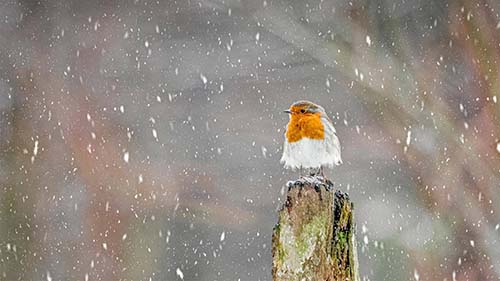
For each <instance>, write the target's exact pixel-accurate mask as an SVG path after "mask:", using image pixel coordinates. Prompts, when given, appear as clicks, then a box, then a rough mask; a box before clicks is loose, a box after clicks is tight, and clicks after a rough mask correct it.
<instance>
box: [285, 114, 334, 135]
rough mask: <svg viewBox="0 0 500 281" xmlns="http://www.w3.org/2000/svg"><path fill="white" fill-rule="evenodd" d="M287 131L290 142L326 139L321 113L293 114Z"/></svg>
mask: <svg viewBox="0 0 500 281" xmlns="http://www.w3.org/2000/svg"><path fill="white" fill-rule="evenodd" d="M291 117H292V118H291V119H290V122H289V123H288V126H287V129H286V139H287V140H288V142H296V141H299V140H301V139H302V138H310V139H315V140H322V139H324V138H325V129H324V126H323V122H321V115H320V113H314V114H301V115H298V114H297V115H296V114H293V115H292V116H291Z"/></svg>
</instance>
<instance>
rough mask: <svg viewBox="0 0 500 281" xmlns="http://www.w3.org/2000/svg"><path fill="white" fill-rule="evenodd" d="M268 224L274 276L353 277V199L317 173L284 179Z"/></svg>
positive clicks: (338, 280)
mask: <svg viewBox="0 0 500 281" xmlns="http://www.w3.org/2000/svg"><path fill="white" fill-rule="evenodd" d="M287 187H288V194H287V200H286V202H285V204H284V205H283V206H282V208H281V210H280V211H279V221H278V223H277V224H276V226H275V227H274V230H273V241H272V244H273V245H272V253H273V272H272V274H273V280H274V281H302V280H314V281H326V280H328V281H334V280H335V281H346V280H351V281H358V280H359V273H358V260H357V249H356V235H355V224H354V220H353V204H352V203H351V202H350V200H349V196H348V195H347V194H346V193H343V192H341V191H335V192H334V190H333V183H332V182H331V181H329V180H325V179H323V178H322V177H302V178H300V179H299V180H296V181H290V182H288V183H287Z"/></svg>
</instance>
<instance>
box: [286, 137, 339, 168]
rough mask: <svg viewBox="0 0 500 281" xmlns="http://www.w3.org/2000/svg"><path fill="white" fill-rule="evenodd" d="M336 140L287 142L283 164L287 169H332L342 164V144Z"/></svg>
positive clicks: (303, 139)
mask: <svg viewBox="0 0 500 281" xmlns="http://www.w3.org/2000/svg"><path fill="white" fill-rule="evenodd" d="M333 137H334V138H335V140H336V142H335V140H333V139H328V138H327V139H325V140H315V139H310V138H302V139H301V140H299V141H296V142H292V143H289V142H288V141H285V145H284V148H283V157H281V162H282V163H284V164H285V167H286V168H292V169H297V168H319V167H321V166H323V167H324V166H326V167H332V166H334V165H339V164H340V163H342V159H341V157H340V144H339V143H338V139H336V136H333Z"/></svg>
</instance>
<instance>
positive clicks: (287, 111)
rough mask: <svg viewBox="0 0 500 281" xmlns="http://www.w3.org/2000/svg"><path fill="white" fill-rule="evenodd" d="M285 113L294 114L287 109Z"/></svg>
mask: <svg viewBox="0 0 500 281" xmlns="http://www.w3.org/2000/svg"><path fill="white" fill-rule="evenodd" d="M283 112H285V113H288V114H290V113H292V112H291V111H290V110H289V109H287V110H285V111H283Z"/></svg>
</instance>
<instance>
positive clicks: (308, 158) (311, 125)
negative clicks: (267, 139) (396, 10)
mask: <svg viewBox="0 0 500 281" xmlns="http://www.w3.org/2000/svg"><path fill="white" fill-rule="evenodd" d="M285 112H286V113H288V114H289V115H290V122H288V125H287V128H286V133H285V144H284V146H283V156H282V157H281V160H280V162H281V163H284V164H285V168H287V169H293V170H295V169H297V168H299V169H300V170H301V171H302V168H304V169H308V170H309V171H311V173H310V174H311V175H314V174H316V172H317V171H318V170H319V173H320V175H321V176H324V175H323V167H325V166H326V167H329V168H332V167H333V166H334V165H340V164H342V158H341V157H340V142H339V139H338V138H337V136H336V135H335V128H334V127H333V124H332V121H330V118H328V116H327V115H326V112H325V109H323V107H321V106H319V105H317V104H315V103H312V102H310V101H298V102H295V103H293V104H292V105H291V106H290V109H288V110H285Z"/></svg>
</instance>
